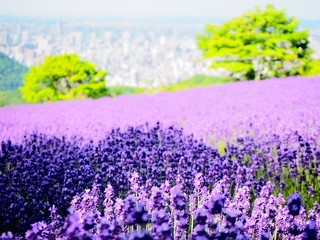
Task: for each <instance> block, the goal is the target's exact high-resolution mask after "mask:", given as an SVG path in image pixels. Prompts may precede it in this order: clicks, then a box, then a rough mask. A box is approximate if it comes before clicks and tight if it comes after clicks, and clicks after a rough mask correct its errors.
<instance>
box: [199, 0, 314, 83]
mask: <svg viewBox="0 0 320 240" xmlns="http://www.w3.org/2000/svg"><path fill="white" fill-rule="evenodd" d="M297 28H298V21H297V19H295V18H294V17H288V16H286V14H285V12H284V11H283V10H277V9H275V8H274V7H273V6H272V5H267V7H266V8H265V9H264V10H260V9H259V8H255V10H254V11H248V12H246V13H245V14H243V15H242V16H240V17H237V18H234V19H232V20H230V21H227V22H225V23H224V24H222V25H220V26H217V25H207V26H206V28H205V31H204V33H202V34H199V35H198V36H197V43H198V47H199V49H200V50H202V51H203V57H204V58H212V60H213V63H212V65H211V67H212V68H224V69H227V70H228V71H229V72H230V75H231V76H232V77H233V78H234V79H236V80H240V79H241V80H242V79H255V80H259V79H265V78H270V77H284V76H289V75H300V74H303V72H304V71H305V67H306V63H308V61H309V60H310V55H311V53H312V51H311V49H310V48H309V45H308V44H309V42H308V31H305V30H303V31H298V29H297Z"/></svg>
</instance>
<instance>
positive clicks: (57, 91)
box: [20, 54, 107, 102]
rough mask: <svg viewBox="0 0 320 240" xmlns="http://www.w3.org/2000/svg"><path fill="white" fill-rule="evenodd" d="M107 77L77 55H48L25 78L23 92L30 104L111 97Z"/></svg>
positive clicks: (21, 90)
mask: <svg viewBox="0 0 320 240" xmlns="http://www.w3.org/2000/svg"><path fill="white" fill-rule="evenodd" d="M106 74H107V73H106V72H104V71H102V70H97V69H96V67H95V65H94V64H92V63H89V62H87V61H82V60H81V59H80V57H79V56H77V55H75V54H63V55H59V56H47V57H45V59H44V62H43V63H41V64H39V65H38V66H34V67H31V68H30V69H29V72H28V73H27V74H25V75H24V81H23V87H21V88H20V92H21V94H22V98H23V99H24V100H25V101H27V102H45V101H55V100H68V99H73V98H85V97H91V98H98V97H101V96H105V95H106V94H107V89H106V87H105V80H104V77H105V76H106Z"/></svg>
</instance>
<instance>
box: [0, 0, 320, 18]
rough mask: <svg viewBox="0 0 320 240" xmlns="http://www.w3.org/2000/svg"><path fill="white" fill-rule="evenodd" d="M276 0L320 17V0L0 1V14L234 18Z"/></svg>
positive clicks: (299, 14)
mask: <svg viewBox="0 0 320 240" xmlns="http://www.w3.org/2000/svg"><path fill="white" fill-rule="evenodd" d="M267 3H273V4H274V5H275V6H276V7H278V8H284V9H286V11H287V13H288V14H289V15H291V16H295V17H297V18H299V19H307V20H320V12H319V9H320V0H269V1H267V0H0V14H1V15H15V16H40V17H44V16H48V17H67V16H69V17H81V16H83V17H93V16H98V17H150V16H155V17H163V16H168V17H195V18H199V17H205V18H208V17H209V18H232V17H234V16H237V15H239V14H241V13H243V12H244V11H246V10H248V9H253V7H254V6H255V5H258V6H260V7H263V6H265V5H266V4H267Z"/></svg>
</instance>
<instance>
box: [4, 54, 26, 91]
mask: <svg viewBox="0 0 320 240" xmlns="http://www.w3.org/2000/svg"><path fill="white" fill-rule="evenodd" d="M26 72H28V68H27V67H26V66H23V65H21V64H20V63H18V62H17V61H15V60H13V59H11V58H9V57H8V56H7V55H5V54H4V53H1V52H0V91H9V90H16V89H18V87H20V86H21V85H22V75H23V74H24V73H26Z"/></svg>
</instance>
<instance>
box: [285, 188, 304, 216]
mask: <svg viewBox="0 0 320 240" xmlns="http://www.w3.org/2000/svg"><path fill="white" fill-rule="evenodd" d="M301 206H302V200H301V197H300V194H299V193H293V194H290V195H289V197H288V203H287V207H288V210H289V214H290V215H292V216H297V215H299V213H300V209H301Z"/></svg>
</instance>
